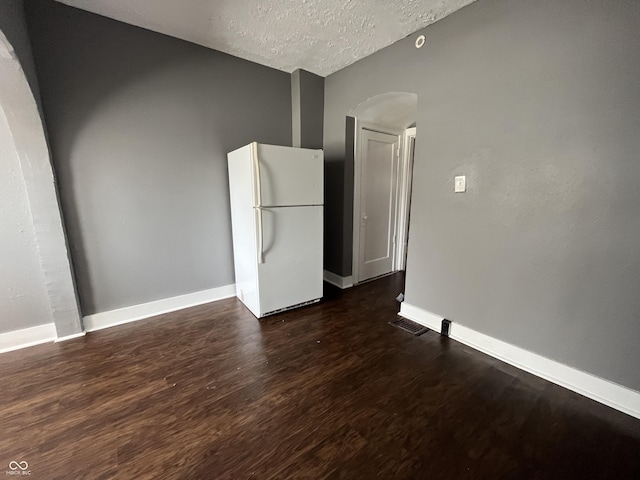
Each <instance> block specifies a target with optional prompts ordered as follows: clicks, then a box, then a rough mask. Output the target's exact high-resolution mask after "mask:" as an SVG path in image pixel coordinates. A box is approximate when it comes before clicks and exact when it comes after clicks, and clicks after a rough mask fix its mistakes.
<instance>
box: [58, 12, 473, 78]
mask: <svg viewBox="0 0 640 480" xmlns="http://www.w3.org/2000/svg"><path fill="white" fill-rule="evenodd" d="M58 1H59V2H61V3H65V4H67V5H71V6H73V7H77V8H81V9H83V10H88V11H90V12H94V13H97V14H99V15H103V16H106V17H110V18H114V19H116V20H120V21H122V22H125V23H130V24H132V25H137V26H139V27H143V28H146V29H149V30H154V31H156V32H161V33H164V34H166V35H171V36H173V37H177V38H181V39H184V40H187V41H190V42H193V43H198V44H200V45H204V46H207V47H210V48H213V49H215V50H220V51H222V52H226V53H230V54H231V55H235V56H237V57H241V58H245V59H247V60H251V61H253V62H256V63H260V64H263V65H267V66H270V67H273V68H277V69H279V70H284V71H286V72H292V71H293V70H295V69H296V68H302V69H304V70H307V71H310V72H313V73H316V74H318V75H322V76H326V75H329V74H331V73H333V72H335V71H337V70H340V69H341V68H343V67H346V66H347V65H350V64H352V63H353V62H355V61H357V60H360V59H361V58H364V57H366V56H368V55H371V54H372V53H373V52H375V51H377V50H380V49H381V48H384V47H386V46H387V45H391V44H392V43H394V42H396V41H397V40H400V39H401V38H404V37H406V36H407V35H409V34H411V33H413V32H415V31H416V30H419V29H421V28H423V27H425V26H427V25H429V24H431V23H433V22H435V21H436V20H439V19H441V18H443V17H445V16H446V15H448V14H450V13H452V12H453V11H455V10H458V9H459V8H461V7H463V6H465V5H467V4H469V3H471V2H473V1H474V0H179V1H178V0H100V1H96V0H58Z"/></svg>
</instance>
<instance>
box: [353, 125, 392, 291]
mask: <svg viewBox="0 0 640 480" xmlns="http://www.w3.org/2000/svg"><path fill="white" fill-rule="evenodd" d="M354 124H355V125H354V129H355V132H354V141H353V150H354V151H353V245H352V247H353V249H352V252H353V253H352V255H353V256H352V260H351V275H352V277H353V284H354V285H357V284H358V283H360V280H359V273H360V272H359V271H360V265H359V259H360V178H361V175H362V146H361V141H362V132H363V130H369V131H373V132H378V133H385V134H387V135H394V136H397V137H398V160H400V161H401V159H402V158H403V156H404V153H403V152H404V151H403V145H402V135H403V131H402V130H398V129H394V128H390V127H385V126H383V125H376V124H374V123H368V122H363V121H360V120H359V119H358V118H355V122H354ZM400 161H398V162H397V165H398V166H399V165H400ZM399 173H400V172H399V171H398V172H396V178H397V179H398V180H397V181H399V178H400V176H399V175H398V174H399ZM399 186H400V184H398V187H399ZM397 194H398V188H396V196H397ZM397 208H398V203H397V201H396V222H395V226H394V229H395V231H394V237H396V234H397V230H398V210H397ZM396 244H397V242H396ZM396 252H397V248H396V245H394V246H393V255H394V259H393V265H394V269H395V266H396V263H397V257H396Z"/></svg>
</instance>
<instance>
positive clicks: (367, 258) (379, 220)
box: [345, 92, 418, 283]
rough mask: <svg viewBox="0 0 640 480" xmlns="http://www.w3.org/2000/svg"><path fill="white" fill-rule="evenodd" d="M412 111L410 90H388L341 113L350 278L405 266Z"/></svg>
mask: <svg viewBox="0 0 640 480" xmlns="http://www.w3.org/2000/svg"><path fill="white" fill-rule="evenodd" d="M417 111H418V96H417V95H416V94H414V93H408V92H388V93H383V94H380V95H376V96H374V97H371V98H369V99H368V100H366V101H365V102H363V103H361V104H359V105H358V106H357V107H355V108H354V109H352V110H351V111H350V112H349V116H348V117H347V125H349V126H350V128H347V137H348V138H347V141H346V143H345V145H346V149H347V152H346V155H347V158H348V157H349V156H352V158H353V177H352V178H353V185H352V188H353V222H352V228H353V253H352V275H353V283H359V282H363V281H366V280H369V279H371V278H375V277H379V276H381V275H386V274H389V273H393V272H396V271H399V270H404V269H405V261H406V260H405V259H406V246H407V241H408V228H409V203H410V198H411V173H412V167H413V151H414V142H415V136H416V127H415V125H416V116H417ZM349 137H350V138H349Z"/></svg>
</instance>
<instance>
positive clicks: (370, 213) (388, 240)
mask: <svg viewBox="0 0 640 480" xmlns="http://www.w3.org/2000/svg"><path fill="white" fill-rule="evenodd" d="M360 148H361V167H360V229H359V230H360V242H359V248H358V250H359V251H358V257H359V258H358V278H357V281H358V282H361V281H363V280H367V279H369V278H373V277H377V276H379V275H384V274H386V273H390V272H392V271H393V267H394V256H395V252H396V249H395V227H396V197H397V195H396V194H397V184H398V181H397V178H398V136H397V135H390V134H387V133H380V132H374V131H371V130H366V129H363V130H362V134H361V136H360Z"/></svg>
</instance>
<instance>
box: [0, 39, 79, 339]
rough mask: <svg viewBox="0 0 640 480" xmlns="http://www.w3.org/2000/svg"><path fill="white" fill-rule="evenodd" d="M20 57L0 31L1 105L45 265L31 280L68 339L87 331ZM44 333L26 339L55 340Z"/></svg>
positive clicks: (62, 335) (60, 333) (57, 327)
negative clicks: (42, 290) (39, 289)
mask: <svg viewBox="0 0 640 480" xmlns="http://www.w3.org/2000/svg"><path fill="white" fill-rule="evenodd" d="M20 60H21V59H20V58H18V55H17V54H16V52H15V51H14V48H13V46H12V45H11V43H10V42H9V40H8V39H7V37H6V36H5V35H4V33H3V32H2V31H0V108H1V109H2V111H3V112H4V116H5V118H6V126H7V138H8V139H10V142H9V141H8V142H7V144H8V145H9V147H10V148H11V151H12V152H13V154H14V155H15V156H16V159H17V163H16V168H17V169H18V170H19V173H20V179H19V181H20V182H21V183H22V185H20V187H21V189H22V191H23V192H25V194H26V201H27V203H28V207H29V208H28V211H27V212H26V213H25V214H26V215H28V217H30V218H28V220H29V223H30V228H31V229H32V232H33V237H34V242H35V246H36V248H35V250H34V251H35V252H36V253H34V255H37V258H36V259H33V260H34V261H35V262H37V263H39V267H40V269H41V272H40V273H41V275H40V276H39V277H38V278H35V276H34V278H32V279H31V281H30V283H31V284H33V283H34V282H42V285H41V287H42V288H43V289H44V292H45V293H44V295H45V298H46V301H47V302H48V308H49V312H50V313H51V317H50V319H51V321H52V322H53V323H54V324H55V335H54V336H55V337H57V338H58V339H61V338H68V337H73V336H76V335H78V334H82V333H83V329H82V322H81V319H80V310H79V308H78V302H77V298H76V294H75V288H74V283H73V275H72V271H71V264H70V261H69V253H68V250H67V245H66V240H65V234H64V229H63V224H62V216H61V213H60V209H59V205H58V198H57V194H56V187H55V181H54V175H53V170H52V167H51V161H50V157H49V150H48V146H47V142H46V138H45V132H44V128H43V124H42V119H41V117H40V112H39V109H38V105H37V104H36V101H35V98H34V95H33V93H32V90H31V88H30V86H29V83H28V81H27V78H26V76H25V72H24V70H23V68H22V65H21V62H20ZM21 189H20V188H16V189H14V190H15V191H16V192H18V191H19V190H21ZM16 195H18V193H16ZM25 218H27V217H25ZM25 221H26V220H25ZM8 228H11V226H8ZM16 325H17V327H16V329H20V330H21V328H20V324H19V322H17V323H16ZM12 328H13V327H12ZM43 332H44V330H43ZM44 333H46V332H44ZM44 333H38V334H37V335H35V334H34V335H35V336H34V338H29V339H26V340H24V341H23V343H26V344H28V343H38V341H44V340H48V339H51V338H44V337H43V338H35V337H37V336H38V335H40V336H43V335H44Z"/></svg>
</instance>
